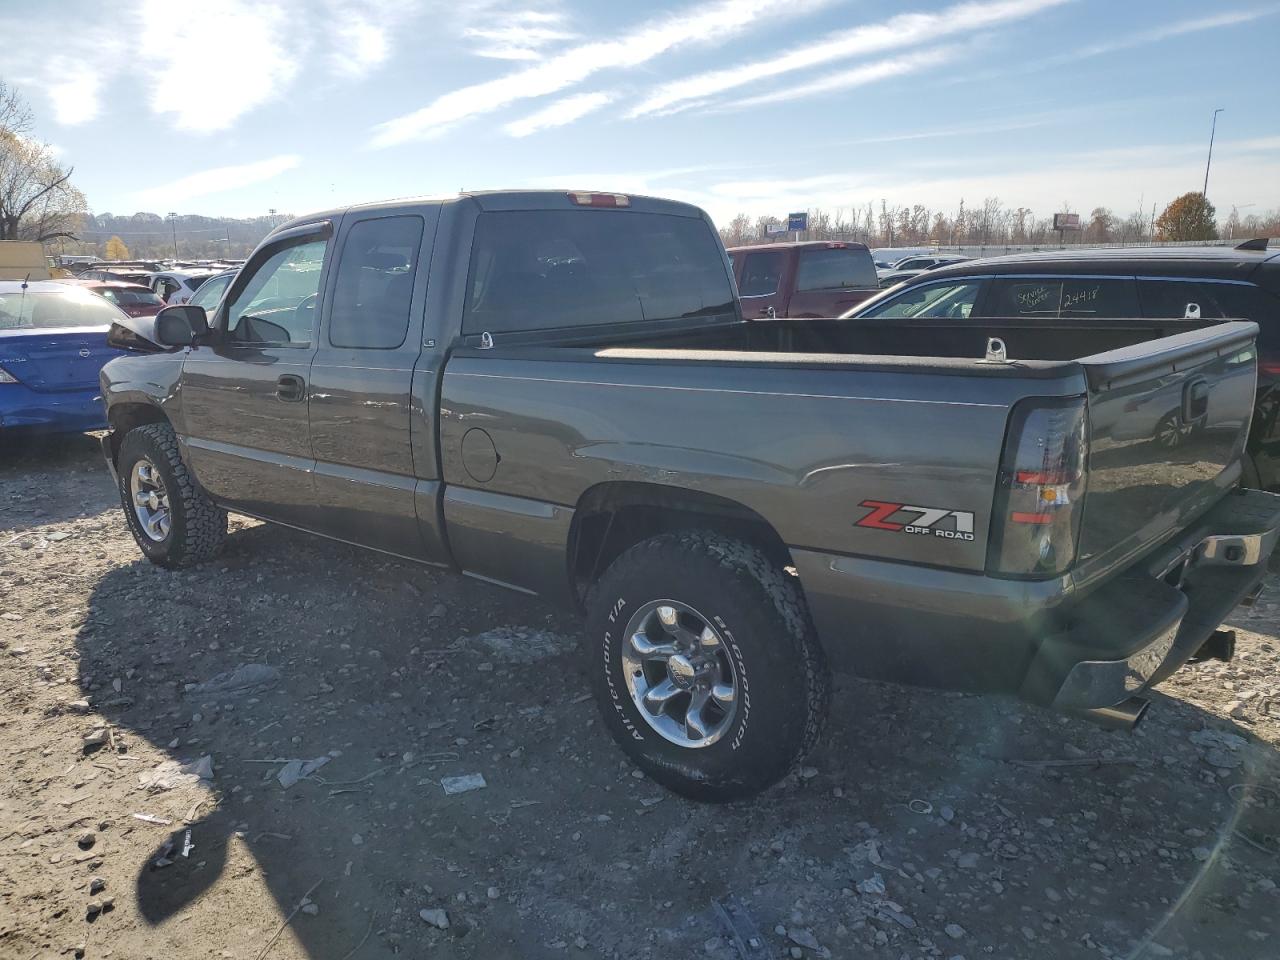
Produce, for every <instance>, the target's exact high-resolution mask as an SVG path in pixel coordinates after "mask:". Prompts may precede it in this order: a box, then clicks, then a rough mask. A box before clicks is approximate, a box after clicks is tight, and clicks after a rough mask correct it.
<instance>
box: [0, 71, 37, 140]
mask: <svg viewBox="0 0 1280 960" xmlns="http://www.w3.org/2000/svg"><path fill="white" fill-rule="evenodd" d="M34 123H35V117H34V116H33V115H32V113H31V107H29V106H28V105H27V101H26V100H24V99H22V94H20V93H18V90H17V88H16V87H11V86H9V85H8V84H7V83H5V82H4V81H3V80H0V130H7V131H8V132H9V133H12V134H14V135H15V136H19V137H22V136H26V135H27V134H29V133H30V132H31V127H32V125H33V124H34Z"/></svg>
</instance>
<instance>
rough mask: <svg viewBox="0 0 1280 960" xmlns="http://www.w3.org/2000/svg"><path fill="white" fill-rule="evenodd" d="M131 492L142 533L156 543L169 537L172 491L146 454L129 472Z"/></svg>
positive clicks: (171, 523)
mask: <svg viewBox="0 0 1280 960" xmlns="http://www.w3.org/2000/svg"><path fill="white" fill-rule="evenodd" d="M129 495H130V497H131V498H132V499H133V512H134V515H135V516H137V518H138V524H139V525H140V526H141V527H142V530H143V532H144V533H145V534H146V535H147V536H148V537H149V538H150V539H152V540H155V541H156V542H157V543H158V542H160V541H162V540H164V538H165V537H167V536H169V529H170V527H171V526H172V525H173V517H172V514H170V512H169V492H168V491H167V490H166V489H165V486H164V480H163V478H161V476H160V471H159V470H157V469H156V466H155V464H154V463H152V462H151V461H150V460H148V459H147V458H146V457H143V458H142V459H141V460H139V461H138V462H137V463H135V464H134V465H133V470H132V471H131V472H130V474H129Z"/></svg>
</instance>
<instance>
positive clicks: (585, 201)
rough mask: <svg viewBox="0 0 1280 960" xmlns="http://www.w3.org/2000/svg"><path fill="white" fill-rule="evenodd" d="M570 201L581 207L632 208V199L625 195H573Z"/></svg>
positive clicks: (570, 196)
mask: <svg viewBox="0 0 1280 960" xmlns="http://www.w3.org/2000/svg"><path fill="white" fill-rule="evenodd" d="M569 199H570V200H571V201H573V202H574V203H576V204H577V205H578V206H580V207H629V206H631V198H630V197H628V196H627V195H626V194H623V193H571V194H569Z"/></svg>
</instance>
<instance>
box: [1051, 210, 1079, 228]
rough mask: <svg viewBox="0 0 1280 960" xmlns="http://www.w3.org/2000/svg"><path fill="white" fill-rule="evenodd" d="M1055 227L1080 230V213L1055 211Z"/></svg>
mask: <svg viewBox="0 0 1280 960" xmlns="http://www.w3.org/2000/svg"><path fill="white" fill-rule="evenodd" d="M1053 229H1055V230H1079V229H1080V214H1078V213H1055V214H1054V215H1053Z"/></svg>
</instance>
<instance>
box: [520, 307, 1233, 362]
mask: <svg viewBox="0 0 1280 960" xmlns="http://www.w3.org/2000/svg"><path fill="white" fill-rule="evenodd" d="M1214 322H1220V321H1185V320H1178V321H1170V320H1146V319H1134V320H1107V319H1100V320H1096V321H1089V320H1080V319H1077V318H1072V319H1070V320H1066V321H1063V320H1056V319H1040V318H1028V317H1018V318H1009V319H999V318H983V319H981V320H972V321H970V320H953V319H948V318H942V317H939V318H932V317H930V318H912V319H909V320H904V319H901V318H880V317H875V318H849V319H823V320H800V321H797V320H784V319H779V320H748V321H740V322H734V323H726V324H716V325H709V326H705V327H701V328H690V327H689V325H688V324H687V323H686V324H684V326H683V328H682V329H675V330H671V331H664V330H662V329H660V327H659V326H658V325H655V326H653V327H650V328H649V329H647V330H641V329H636V327H637V326H638V325H632V329H629V330H623V329H618V330H609V329H599V330H596V331H592V332H589V333H585V334H579V335H565V336H564V337H561V338H552V339H548V338H546V337H543V338H542V339H541V341H540V342H541V343H542V344H543V345H554V344H560V345H564V346H573V347H583V348H585V347H593V348H597V349H610V348H622V349H636V350H643V349H654V350H676V351H733V352H746V353H787V354H799V355H804V356H806V357H813V358H815V359H817V358H819V357H823V356H832V355H834V356H844V357H849V356H856V357H881V358H897V357H933V358H941V357H945V358H958V359H972V360H977V359H981V358H982V357H983V355H984V354H985V352H986V345H987V339H988V338H989V337H998V338H1000V339H1001V340H1003V341H1004V343H1005V345H1006V348H1007V352H1008V357H1009V359H1011V360H1077V359H1080V358H1082V357H1088V356H1092V355H1094V354H1098V353H1103V352H1105V351H1109V350H1115V349H1118V348H1121V347H1128V346H1133V345H1135V344H1138V343H1144V342H1146V341H1149V340H1156V339H1159V338H1161V337H1165V336H1169V335H1171V334H1174V333H1183V332H1187V331H1191V330H1197V329H1202V328H1204V327H1207V326H1209V325H1210V324H1211V323H1214ZM672 358H673V359H674V357H672ZM705 359H710V357H706V358H705Z"/></svg>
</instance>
